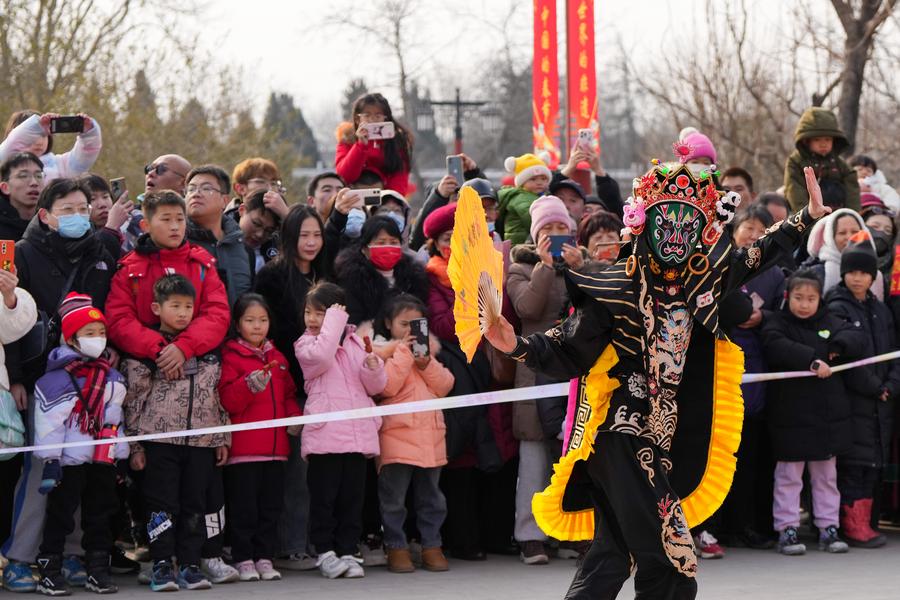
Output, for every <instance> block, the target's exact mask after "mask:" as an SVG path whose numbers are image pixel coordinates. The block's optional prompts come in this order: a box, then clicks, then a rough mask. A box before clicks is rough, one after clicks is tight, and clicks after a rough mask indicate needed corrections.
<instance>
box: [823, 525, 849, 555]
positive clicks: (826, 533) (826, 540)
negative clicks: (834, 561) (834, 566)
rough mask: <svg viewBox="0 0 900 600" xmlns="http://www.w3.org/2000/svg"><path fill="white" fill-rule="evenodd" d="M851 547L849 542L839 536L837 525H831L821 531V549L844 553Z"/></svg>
mask: <svg viewBox="0 0 900 600" xmlns="http://www.w3.org/2000/svg"><path fill="white" fill-rule="evenodd" d="M849 549H850V546H848V545H847V542H845V541H844V540H842V539H841V538H840V537H839V536H838V530H837V527H836V526H834V525H829V526H828V527H826V528H825V529H823V530H822V531H820V532H819V550H822V551H823V552H830V553H832V554H843V553H844V552H847V551H848V550H849Z"/></svg>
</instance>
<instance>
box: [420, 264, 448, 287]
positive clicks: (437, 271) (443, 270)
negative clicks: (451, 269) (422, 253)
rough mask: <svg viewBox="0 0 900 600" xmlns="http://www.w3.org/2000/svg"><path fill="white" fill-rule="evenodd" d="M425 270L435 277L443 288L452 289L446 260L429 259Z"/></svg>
mask: <svg viewBox="0 0 900 600" xmlns="http://www.w3.org/2000/svg"><path fill="white" fill-rule="evenodd" d="M425 270H426V271H427V272H428V273H431V274H432V275H434V276H435V277H437V278H438V281H440V282H441V285H443V286H444V287H453V286H452V285H450V275H448V274H447V260H446V259H445V258H444V257H443V256H432V257H431V258H429V259H428V264H427V265H425Z"/></svg>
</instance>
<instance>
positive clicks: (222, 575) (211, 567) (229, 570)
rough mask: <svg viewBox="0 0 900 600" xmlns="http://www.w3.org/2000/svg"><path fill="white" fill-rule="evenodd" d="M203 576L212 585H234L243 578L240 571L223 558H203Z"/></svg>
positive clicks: (201, 563)
mask: <svg viewBox="0 0 900 600" xmlns="http://www.w3.org/2000/svg"><path fill="white" fill-rule="evenodd" d="M200 565H201V567H202V569H203V574H204V575H206V577H207V578H208V579H209V580H210V581H211V582H212V583H232V582H234V581H237V580H239V579H240V578H241V575H240V573H238V570H237V569H235V568H234V567H232V566H231V565H229V564H228V563H226V562H225V561H224V560H222V559H221V558H218V557H217V558H203V559H201V560H200Z"/></svg>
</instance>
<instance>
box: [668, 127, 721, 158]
mask: <svg viewBox="0 0 900 600" xmlns="http://www.w3.org/2000/svg"><path fill="white" fill-rule="evenodd" d="M674 148H675V155H676V156H677V157H678V160H679V161H681V163H682V164H684V163H688V162H691V161H692V160H694V159H695V158H700V157H701V156H705V157H706V158H708V159H709V160H711V161H712V163H713V164H716V148H715V146H713V143H712V142H711V141H710V139H709V138H708V137H706V136H705V135H703V134H702V133H700V132H699V131H697V130H696V129H695V128H693V127H685V128H684V129H682V130H681V133H679V134H678V141H677V142H675V145H674Z"/></svg>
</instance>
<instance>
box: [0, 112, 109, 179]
mask: <svg viewBox="0 0 900 600" xmlns="http://www.w3.org/2000/svg"><path fill="white" fill-rule="evenodd" d="M58 116H59V115H57V114H52V113H47V114H43V115H39V114H37V113H35V112H33V111H26V110H22V111H19V112H16V113H13V115H12V116H11V117H10V119H9V124H8V125H7V130H6V139H5V140H3V143H0V162H3V161H4V160H6V159H7V158H9V157H10V156H12V155H13V154H16V153H17V152H31V153H32V154H34V155H35V156H37V157H39V158H40V159H41V162H42V163H44V180H45V181H52V180H54V179H58V178H61V177H78V176H80V175H82V174H83V173H87V172H88V171H90V170H91V167H93V166H94V163H95V162H97V157H98V156H100V148H101V147H102V146H103V141H102V137H101V135H100V125H99V124H98V123H97V121H95V120H94V119H92V118H91V117H89V116H87V115H84V114H81V115H78V116H80V117H82V118H83V119H84V131H82V132H81V133H79V134H78V135H77V137H76V138H75V145H74V146H73V147H72V149H71V150H69V151H68V152H64V153H62V154H55V153H54V152H53V142H54V139H53V135H52V134H51V133H50V121H51V120H52V119H53V118H54V117H58Z"/></svg>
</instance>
